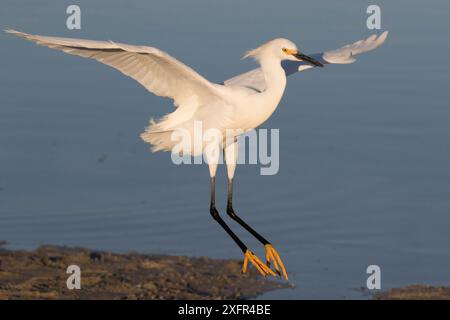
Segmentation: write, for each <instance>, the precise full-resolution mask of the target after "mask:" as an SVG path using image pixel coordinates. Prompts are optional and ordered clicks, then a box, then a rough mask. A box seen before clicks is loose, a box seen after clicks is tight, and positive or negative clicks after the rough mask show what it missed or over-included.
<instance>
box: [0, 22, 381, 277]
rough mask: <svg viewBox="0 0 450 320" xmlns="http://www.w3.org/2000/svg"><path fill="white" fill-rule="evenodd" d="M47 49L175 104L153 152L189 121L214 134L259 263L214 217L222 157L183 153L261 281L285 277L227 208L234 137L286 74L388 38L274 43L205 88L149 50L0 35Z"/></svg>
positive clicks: (263, 111)
mask: <svg viewBox="0 0 450 320" xmlns="http://www.w3.org/2000/svg"><path fill="white" fill-rule="evenodd" d="M5 31H6V32H8V33H11V34H13V35H16V36H19V37H22V38H24V39H27V40H31V41H34V42H36V43H37V44H40V45H44V46H47V47H49V48H53V49H58V50H62V51H64V52H66V53H68V54H73V55H78V56H81V57H85V58H92V59H95V60H97V61H99V62H102V63H104V64H106V65H109V66H111V67H113V68H115V69H117V70H119V71H120V72H122V73H124V74H125V75H127V76H129V77H131V78H133V79H134V80H136V81H137V82H139V83H140V84H141V85H143V86H144V87H145V88H146V89H147V90H148V91H150V92H152V93H154V94H156V95H158V96H163V97H168V98H171V99H173V100H174V104H175V107H176V110H175V111H174V112H172V113H170V114H168V115H166V116H165V117H163V118H162V119H161V120H159V121H156V122H154V121H152V122H151V123H150V126H149V127H148V128H147V129H146V131H145V132H143V133H142V134H141V138H142V139H143V140H144V141H146V142H148V143H150V144H152V145H153V150H154V151H159V150H164V151H173V148H174V146H175V145H176V144H177V143H178V142H179V141H177V140H176V139H173V134H174V133H175V132H178V131H183V132H187V133H189V134H191V137H192V136H194V123H195V122H196V121H199V122H201V123H202V126H203V129H204V130H208V129H215V132H219V134H217V135H215V136H213V137H212V140H210V141H209V142H211V141H212V142H213V144H214V145H215V146H216V147H217V148H213V149H212V150H223V153H224V159H225V161H226V165H227V173H228V201H227V213H228V215H229V216H230V217H231V218H232V219H234V220H235V221H237V222H238V223H239V224H240V225H241V226H242V227H244V228H245V229H246V230H247V231H248V232H250V233H251V234H252V235H253V236H254V237H256V239H258V240H259V241H260V242H261V243H262V244H263V245H264V246H265V250H266V264H264V263H263V262H262V261H261V260H260V259H259V258H258V257H257V256H256V255H255V254H254V253H253V252H252V251H250V250H249V249H248V248H247V246H246V245H245V244H244V243H243V242H242V241H241V240H240V239H239V238H238V237H237V236H236V235H235V234H234V232H233V231H232V230H231V229H230V228H229V227H228V225H227V224H226V223H225V222H224V220H223V219H222V218H221V217H220V215H219V212H218V211H217V209H216V205H215V191H214V190H215V175H216V169H217V164H218V161H219V156H220V152H213V151H208V150H209V149H208V148H206V146H205V143H204V141H201V142H200V146H194V147H192V146H188V147H187V148H184V149H183V150H184V152H187V153H188V154H191V155H193V156H197V155H204V156H205V158H206V160H208V165H209V173H210V183H211V200H210V214H211V215H212V217H213V218H214V219H215V220H216V221H217V222H218V223H219V224H220V225H221V226H222V228H223V229H224V230H225V231H226V232H227V233H228V235H229V236H230V237H231V238H232V239H233V240H234V241H235V242H236V244H237V245H238V246H239V248H240V249H241V250H242V252H243V254H244V263H243V269H242V271H243V272H244V273H245V272H246V270H247V265H248V262H250V263H252V264H253V265H254V266H255V267H256V269H257V270H258V271H259V272H260V273H261V274H262V275H264V276H265V275H269V274H270V275H275V272H274V271H273V270H272V269H271V268H270V263H271V262H273V264H274V269H275V271H276V272H277V274H278V275H281V273H282V274H283V275H284V277H285V278H286V279H287V278H288V276H287V273H286V269H285V267H284V265H283V262H282V260H281V258H280V256H279V254H278V253H277V251H276V250H275V248H274V247H273V246H272V244H271V243H270V242H269V241H268V240H266V239H265V238H264V237H262V236H261V235H260V234H259V233H257V232H256V231H255V230H254V229H253V228H251V227H250V226H249V225H248V224H246V223H245V222H244V221H243V220H242V219H241V218H240V217H239V216H238V215H237V214H236V213H235V211H234V209H233V203H232V193H233V177H234V172H235V169H236V160H237V137H238V136H239V135H240V134H242V133H243V132H246V131H248V130H251V129H254V128H257V127H258V126H259V125H261V124H262V123H263V122H264V121H266V120H267V119H268V118H269V117H270V116H271V114H272V113H273V112H274V111H275V109H276V108H277V106H278V104H279V102H280V100H281V97H282V96H283V93H284V90H285V87H286V76H289V75H291V74H293V73H295V72H297V71H303V70H306V69H308V68H313V67H323V66H324V65H325V64H349V63H352V62H354V61H355V56H356V55H358V54H361V53H364V52H367V51H370V50H373V49H375V48H377V47H379V46H380V45H381V44H382V43H383V42H384V41H385V39H386V37H387V31H386V32H384V33H382V34H381V35H380V36H379V37H377V36H376V35H372V36H370V37H369V38H367V39H366V40H361V41H357V42H355V43H353V44H350V45H347V46H344V47H342V48H339V49H337V50H333V51H327V52H322V53H318V54H313V55H309V56H308V55H305V54H304V53H302V52H301V51H300V50H299V49H298V48H297V46H296V45H295V44H294V43H293V42H291V41H289V40H287V39H282V38H279V39H274V40H271V41H268V42H266V43H265V44H263V45H261V46H260V47H258V48H257V49H254V50H251V51H248V52H247V54H246V55H245V57H253V58H255V59H256V60H257V61H258V62H259V64H260V68H257V69H254V70H251V71H249V72H246V73H244V74H241V75H239V76H236V77H234V78H232V79H229V80H227V81H225V82H224V83H222V84H216V83H211V82H209V81H208V80H206V79H205V78H203V77H202V76H201V75H199V74H198V73H197V72H195V71H194V70H192V69H191V68H189V67H188V66H186V65H184V64H183V63H181V62H180V61H178V60H176V59H175V58H173V57H172V56H170V55H169V54H167V53H166V52H164V51H162V50H160V49H157V48H154V47H148V46H135V45H128V44H122V43H116V42H112V41H93V40H84V39H71V38H60V37H46V36H39V35H31V34H26V33H23V32H19V31H15V30H11V29H8V30H5Z"/></svg>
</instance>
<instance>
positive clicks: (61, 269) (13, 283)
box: [0, 246, 289, 299]
mask: <svg viewBox="0 0 450 320" xmlns="http://www.w3.org/2000/svg"><path fill="white" fill-rule="evenodd" d="M69 265H77V266H79V267H80V270H81V289H79V290H77V289H72V290H69V289H68V288H67V284H66V282H67V279H68V277H70V276H71V274H68V273H67V268H68V266H69ZM241 266H242V261H238V260H216V259H210V258H206V257H199V258H193V257H183V256H166V255H144V254H137V253H128V254H116V253H111V252H102V251H92V250H89V249H86V248H72V247H61V246H41V247H39V248H37V249H35V250H33V251H22V250H17V251H12V250H7V249H4V248H1V247H0V299H248V298H252V297H256V296H257V295H260V294H262V293H264V292H268V291H271V290H275V289H281V288H287V287H289V285H288V284H286V283H283V282H280V281H276V280H271V279H264V278H262V277H261V276H259V275H258V274H257V273H256V272H255V271H253V270H250V272H249V273H248V274H245V275H242V274H241Z"/></svg>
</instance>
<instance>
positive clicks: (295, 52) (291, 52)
mask: <svg viewBox="0 0 450 320" xmlns="http://www.w3.org/2000/svg"><path fill="white" fill-rule="evenodd" d="M283 52H284V53H286V54H297V53H298V51H297V50H293V49H287V48H283Z"/></svg>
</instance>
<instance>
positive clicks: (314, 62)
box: [293, 52, 323, 67]
mask: <svg viewBox="0 0 450 320" xmlns="http://www.w3.org/2000/svg"><path fill="white" fill-rule="evenodd" d="M293 56H294V57H296V58H297V59H298V60H303V61H307V62H309V63H311V64H312V65H314V66H316V67H323V64H322V63H321V62H319V61H317V60H316V59H313V58H311V57H310V56H307V55H306V54H303V53H301V52H297V53H296V54H293Z"/></svg>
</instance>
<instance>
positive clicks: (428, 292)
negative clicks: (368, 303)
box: [373, 285, 450, 300]
mask: <svg viewBox="0 0 450 320" xmlns="http://www.w3.org/2000/svg"><path fill="white" fill-rule="evenodd" d="M373 298H374V299H376V300H450V287H432V286H426V285H411V286H406V287H403V288H396V289H390V290H389V291H386V292H382V293H377V294H375V295H374V296H373Z"/></svg>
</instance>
